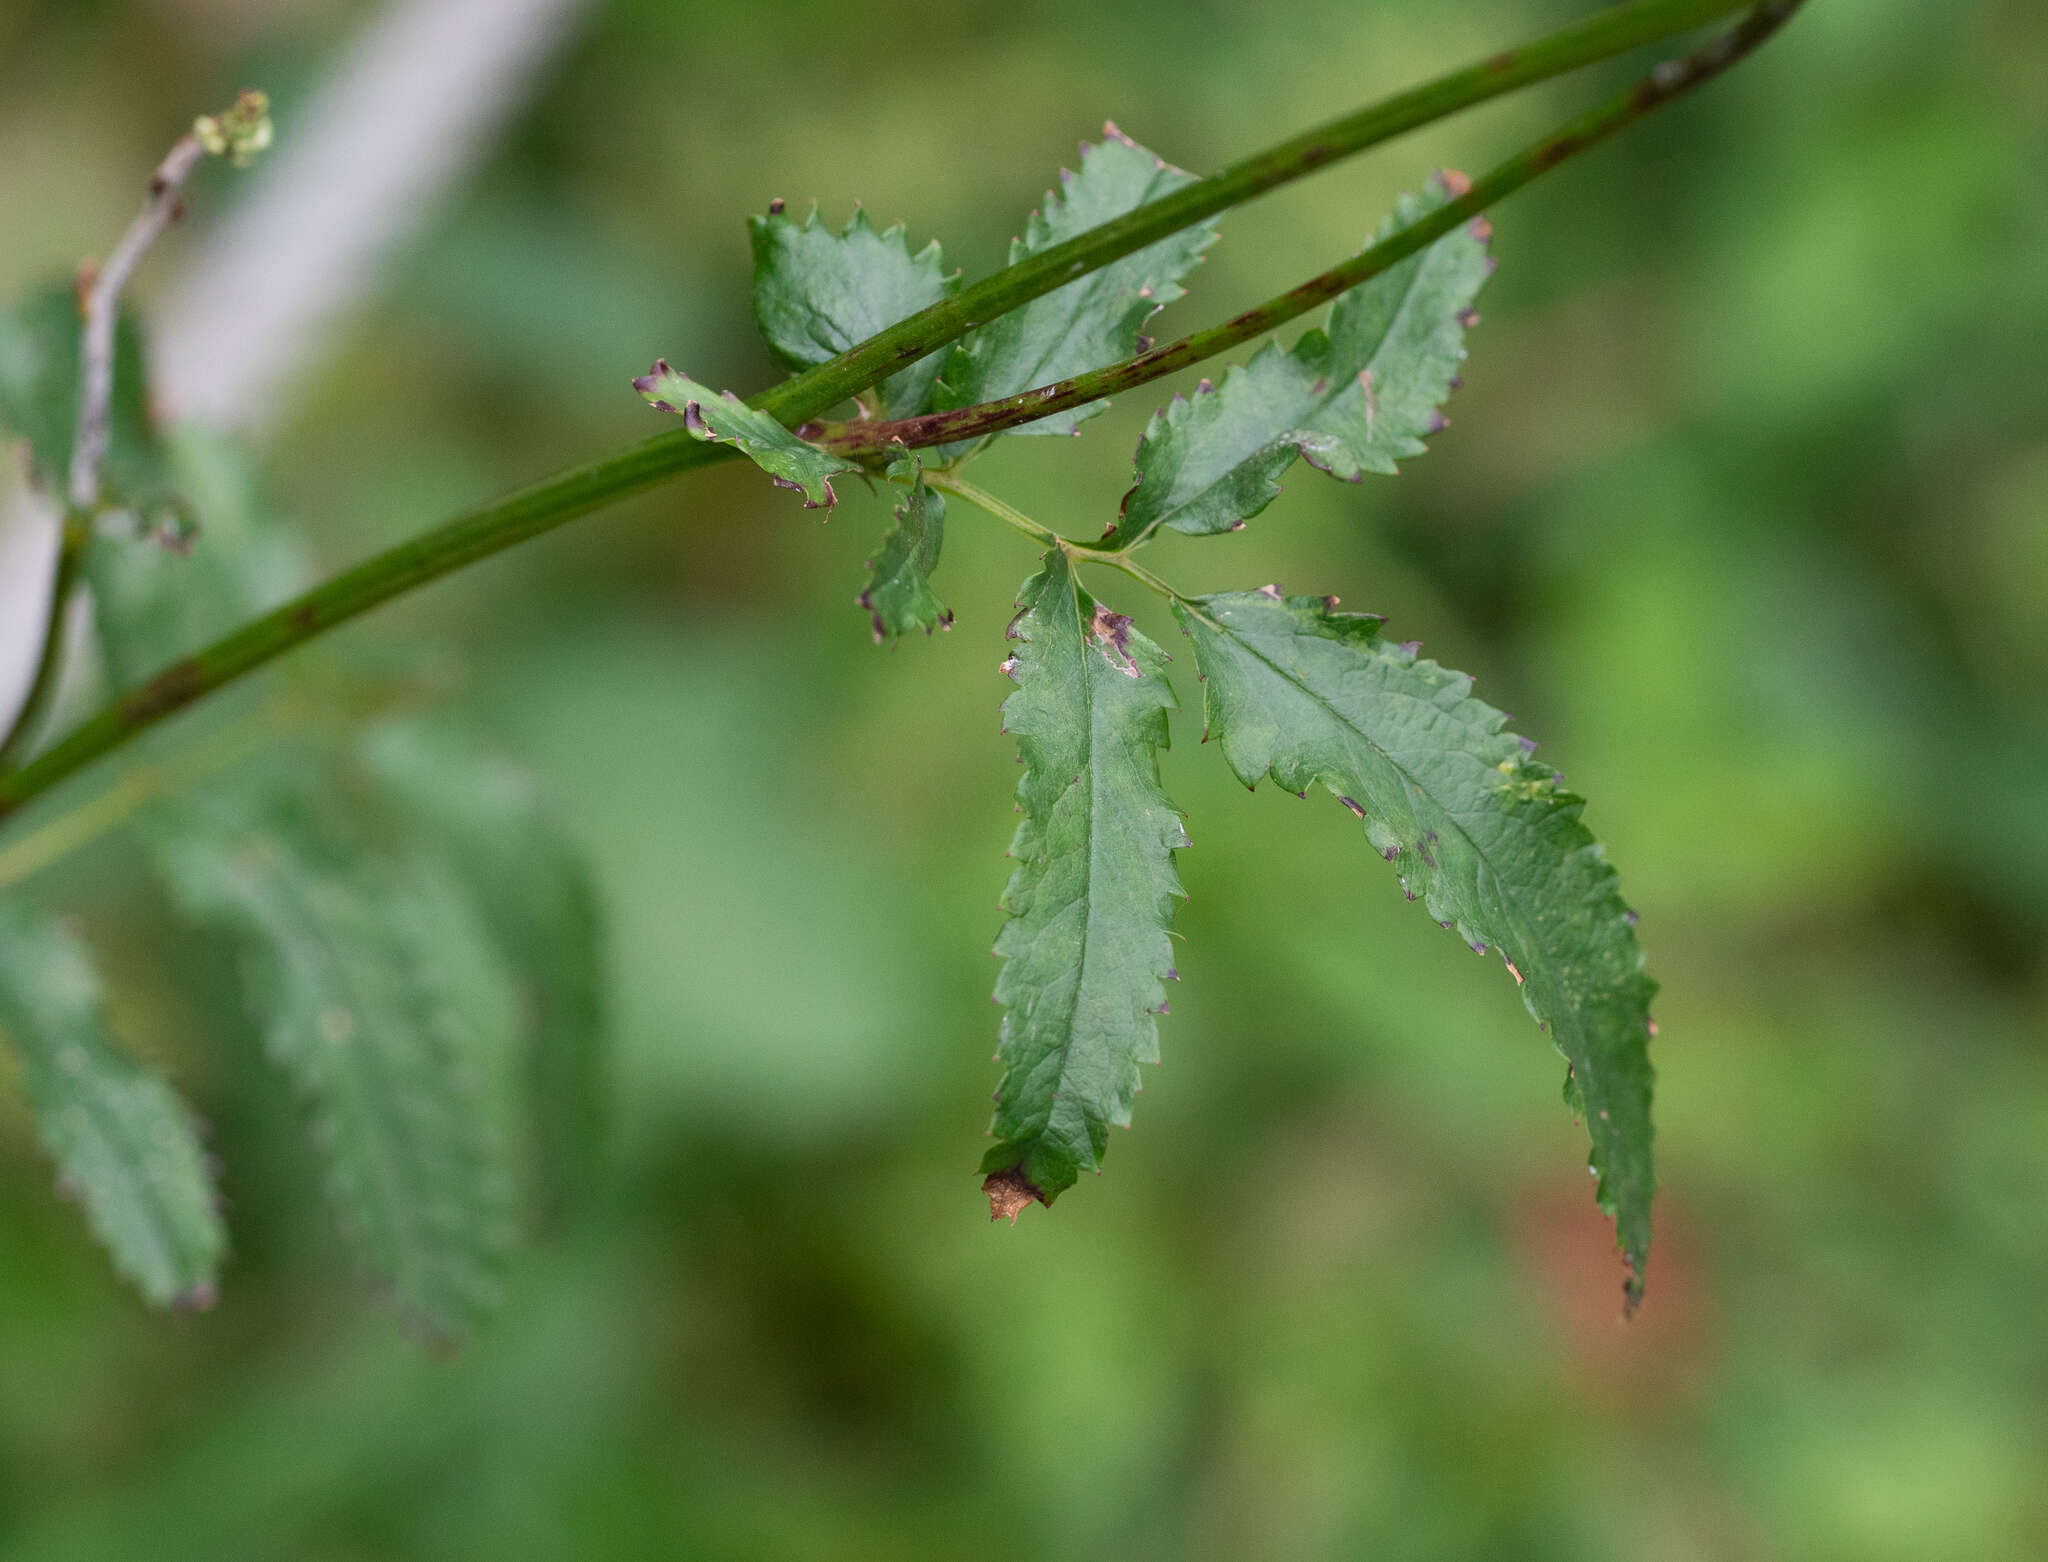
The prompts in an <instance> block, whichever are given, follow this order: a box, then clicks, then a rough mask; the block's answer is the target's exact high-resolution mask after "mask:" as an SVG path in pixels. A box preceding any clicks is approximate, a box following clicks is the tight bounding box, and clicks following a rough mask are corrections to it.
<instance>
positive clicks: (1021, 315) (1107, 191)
mask: <svg viewBox="0 0 2048 1562" xmlns="http://www.w3.org/2000/svg"><path fill="white" fill-rule="evenodd" d="M1103 131H1104V140H1103V141H1102V142H1101V143H1100V144H1099V145H1095V146H1084V147H1082V148H1081V167H1080V169H1079V171H1078V172H1075V173H1065V172H1062V173H1061V175H1060V188H1059V190H1058V191H1057V192H1053V191H1048V192H1047V193H1046V197H1045V207H1044V210H1042V211H1037V212H1033V213H1032V214H1031V221H1030V222H1029V224H1028V225H1027V226H1026V227H1025V230H1024V236H1023V237H1022V238H1020V239H1017V240H1015V241H1013V242H1012V243H1011V245H1010V263H1011V264H1012V265H1015V264H1016V263H1017V262H1018V261H1020V260H1022V259H1023V258H1024V257H1025V256H1027V255H1033V254H1036V253H1038V252H1039V251H1040V250H1047V249H1051V248H1052V247H1053V246H1054V245H1056V244H1062V243H1065V242H1066V241H1067V240H1068V239H1072V238H1076V237H1078V236H1079V235H1081V234H1083V233H1085V232H1087V231H1088V230H1089V229H1091V228H1097V227H1100V226H1101V225H1102V224H1103V223H1105V222H1108V221H1110V220H1111V219H1112V218H1116V217H1121V216H1123V215H1124V213H1126V212H1130V211H1135V210H1137V208H1139V207H1140V206H1143V205H1145V204H1146V203H1147V202H1148V201H1156V200H1158V199H1159V198H1160V197H1161V196H1165V195H1170V194H1172V193H1173V192H1174V191H1175V190H1178V189H1181V188H1182V187H1183V186H1185V185H1190V184H1193V183H1194V182H1195V176H1194V175H1193V174H1191V173H1187V172H1186V171H1184V170H1182V169H1179V168H1175V167H1173V166H1172V165H1171V164H1169V163H1168V162H1166V161H1165V159H1163V158H1160V157H1157V156H1155V155H1154V154H1153V153H1151V152H1149V151H1147V150H1146V149H1145V148H1144V147H1142V146H1139V145H1138V143H1137V142H1135V141H1133V140H1131V138H1130V137H1128V136H1126V135H1125V134H1124V133H1123V132H1122V131H1120V130H1118V129H1117V128H1116V126H1114V125H1106V126H1104V127H1103ZM1220 220H1221V219H1220V218H1215V217H1211V218H1208V219H1205V220H1204V221H1202V222H1198V223H1196V224H1195V225H1194V226H1193V227H1191V228H1184V229H1182V230H1181V231H1180V232H1179V233H1175V234H1173V235H1171V236H1170V237H1167V238H1164V239H1161V240H1160V241H1159V242H1158V243H1157V244H1153V245H1149V246H1147V247H1146V248H1144V249H1141V250H1139V251H1137V252H1136V253H1135V254H1131V255H1126V256H1125V257H1124V258H1123V259H1121V260H1117V261H1112V262H1111V263H1110V264H1109V265H1107V266H1104V267H1103V268H1102V269H1101V270H1099V271H1094V272H1091V273H1089V274H1088V275H1087V276H1084V277H1081V278H1079V279H1077V280H1076V281H1073V282H1070V283H1068V284H1067V285H1066V286H1065V287H1062V288H1056V289H1054V290H1053V291H1052V292H1050V293H1047V294H1045V295H1044V296H1042V297H1040V298H1036V299H1033V300H1032V301H1031V302H1030V303H1028V304H1025V305H1024V306H1023V307H1022V308H1020V309H1013V310H1011V311H1010V312H1009V313H1008V314H1005V315H1000V316H998V317H997V318H996V319H994V320H991V321H989V322H988V324H986V325H984V326H982V327H980V328H979V329H978V330H976V331H974V332H973V333H971V334H970V335H969V336H968V337H967V338H966V339H965V340H963V341H962V342H961V343H960V344H959V345H958V346H956V347H954V349H953V350H952V352H951V353H950V354H946V355H944V356H945V364H946V367H945V372H944V374H943V375H942V376H941V377H940V380H939V394H938V405H939V407H940V409H941V410H944V409H948V408H953V407H971V406H974V405H976V404H977V403H980V402H984V401H994V400H996V399H997V398H999V397H1003V396H1014V395H1016V394H1017V393H1018V392H1019V391H1027V390H1031V389H1032V388H1034V387H1036V386H1040V385H1050V384H1052V383H1053V382H1054V381H1055V380H1064V379H1067V378H1069V377H1071V376H1073V375H1076V374H1081V373H1084V372H1086V371H1087V370H1089V369H1100V368H1104V367H1106V366H1108V365H1109V364H1113V363H1116V362H1117V361H1118V360H1120V359H1124V358H1128V357H1130V356H1131V354H1133V353H1134V352H1137V351H1138V350H1139V332H1140V331H1141V330H1142V329H1143V327H1144V324H1145V322H1146V321H1147V320H1148V319H1150V318H1151V317H1152V316H1153V315H1154V314H1156V313H1157V312H1158V311H1159V310H1160V309H1161V308H1162V307H1163V306H1165V305H1167V304H1170V303H1172V302H1173V301H1174V300H1175V299H1177V298H1179V297H1181V296H1182V294H1183V292H1184V289H1182V287H1181V286H1180V279H1181V278H1182V277H1184V276H1186V275H1187V274H1188V273H1189V272H1190V271H1192V270H1193V269H1194V268H1195V266H1196V265H1197V264H1198V263H1199V262H1200V261H1201V258H1202V251H1204V250H1205V249H1207V248H1208V247H1209V246H1210V244H1212V243H1213V242H1214V241H1215V238H1216V228H1217V224H1218V222H1219V221H1220ZM1108 405H1109V403H1108V402H1106V401H1096V402H1090V403H1089V404H1088V405H1086V406H1084V407H1074V408H1071V409H1070V410H1068V411H1066V412H1062V413H1060V414H1058V415H1057V416H1055V417H1050V418H1044V419H1041V420H1040V421H1038V422H1036V423H1026V424H1024V425H1022V426H1020V427H1018V428H1016V429H1014V430H1012V432H1013V433H1018V434H1071V433H1073V432H1074V431H1075V430H1076V429H1078V428H1079V427H1080V425H1081V424H1082V423H1084V422H1085V421H1087V420H1088V419H1089V418H1092V417H1094V416H1095V414H1096V413H1098V412H1100V411H1102V410H1103V409H1104V408H1105V407H1107V406H1108ZM961 448H967V447H966V446H963V447H961Z"/></svg>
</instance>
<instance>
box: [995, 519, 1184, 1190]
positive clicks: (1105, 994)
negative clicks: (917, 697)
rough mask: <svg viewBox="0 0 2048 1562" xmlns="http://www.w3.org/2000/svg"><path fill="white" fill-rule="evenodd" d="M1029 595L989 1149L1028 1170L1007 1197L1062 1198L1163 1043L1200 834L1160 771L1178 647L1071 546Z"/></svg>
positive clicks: (1012, 664)
mask: <svg viewBox="0 0 2048 1562" xmlns="http://www.w3.org/2000/svg"><path fill="white" fill-rule="evenodd" d="M1019 597H1020V604H1019V605H1020V607H1021V611H1020V612H1019V614H1018V616H1017V618H1016V619H1015V620H1014V621H1013V622H1012V624H1011V626H1010V633H1011V636H1012V637H1013V638H1014V639H1016V640H1017V641H1018V645H1017V649H1016V651H1015V653H1014V654H1013V655H1012V657H1011V659H1010V661H1008V662H1006V663H1005V664H1004V668H1005V670H1006V671H1008V672H1009V673H1010V675H1011V676H1012V677H1013V678H1015V679H1016V682H1017V688H1016V691H1015V692H1014V693H1013V694H1011V695H1010V697H1009V698H1008V699H1007V700H1005V701H1004V702H1003V723H1004V726H1005V728H1006V730H1008V731H1011V732H1014V733H1015V734H1016V735H1017V748H1018V752H1019V754H1020V756H1021V757H1022V759H1023V762H1024V778H1023V780H1021V781H1020V782H1018V784H1017V801H1018V804H1019V806H1020V807H1021V809H1022V811H1023V814H1024V819H1023V821H1022V822H1021V823H1020V824H1019V825H1018V826H1017V834H1016V838H1015V840H1014V841H1012V843H1011V846H1010V855H1011V856H1012V857H1014V858H1016V859H1017V870H1016V872H1015V873H1014V874H1012V875H1011V878H1010V884H1009V888H1008V889H1007V890H1005V891H1004V894H1003V906H1004V909H1005V910H1007V911H1008V912H1009V914H1010V920H1009V921H1008V922H1006V923H1005V924H1004V925H1003V930H1002V933H1001V935H1000V936H999V937H998V938H997V940H996V953H997V954H998V955H1001V956H1002V957H1003V958H1004V959H1005V960H1006V961H1007V962H1008V963H1007V964H1006V965H1004V967H1003V971H1002V975H1001V976H1000V977H998V978H997V981H996V1001H997V1002H998V1003H1001V1004H1003V1005H1004V1006H1005V1007H1006V1008H1007V1009H1008V1010H1009V1012H1008V1014H1006V1015H1005V1016H1004V1017H1003V1031H1002V1046H1001V1051H1000V1056H1001V1058H1002V1063H1003V1077H1002V1083H1001V1084H1000V1085H999V1086H998V1087H997V1090H996V1111H995V1120H994V1122H993V1124H992V1125H991V1132H993V1133H994V1135H995V1136H996V1141H997V1142H996V1143H995V1144H994V1145H992V1146H990V1148H989V1151H988V1154H987V1155H986V1156H985V1157H984V1158H983V1160H982V1167H981V1169H982V1170H983V1171H984V1172H988V1173H990V1174H992V1179H995V1178H1001V1177H1003V1176H1005V1174H1010V1175H1013V1176H1014V1175H1021V1177H1022V1178H1023V1180H1024V1182H1025V1184H1027V1186H1026V1187H1025V1188H1023V1189H1018V1188H1017V1187H1016V1186H1015V1184H1014V1182H1010V1183H1007V1184H998V1185H992V1186H991V1190H990V1197H991V1201H992V1203H994V1204H995V1206H996V1207H997V1208H998V1209H999V1210H1002V1211H1003V1212H1004V1213H1014V1211H1015V1208H1016V1207H1018V1206H1019V1205H1020V1204H1021V1202H1022V1200H1023V1198H1024V1197H1027V1196H1032V1195H1035V1196H1036V1197H1038V1198H1039V1199H1041V1200H1043V1201H1044V1202H1046V1203H1048V1204H1049V1203H1051V1202H1052V1200H1053V1199H1054V1198H1055V1197H1057V1196H1058V1195H1059V1193H1060V1192H1061V1191H1062V1190H1064V1189H1066V1188H1069V1187H1071V1186H1073V1184H1074V1181H1075V1177H1076V1175H1077V1173H1079V1172H1081V1171H1084V1170H1085V1171H1094V1170H1097V1169H1099V1167H1100V1164H1101V1161H1102V1154H1103V1151H1104V1149H1105V1148H1106V1147H1107V1145H1108V1140H1109V1127H1110V1124H1112V1123H1115V1124H1118V1125H1119V1126H1126V1127H1127V1126H1129V1124H1130V1120H1131V1103H1132V1098H1133V1097H1134V1096H1135V1095H1136V1094H1137V1091H1138V1088H1139V1085H1138V1065H1139V1064H1140V1063H1156V1062H1158V1061H1159V1027H1158V1023H1157V1021H1156V1020H1155V1019H1154V1018H1153V1016H1154V1015H1155V1014H1159V1013H1161V1012H1163V1011H1164V1010H1165V1008H1166V990H1165V988H1164V986H1163V985H1162V983H1163V981H1164V980H1166V979H1167V978H1170V977H1172V976H1173V975H1174V974H1175V973H1174V970H1173V946H1172V944H1171V943H1170V942H1169V941H1168V937H1167V928H1168V925H1169V924H1170V923H1171V921H1172V918H1173V904H1172V903H1173V897H1174V896H1176V895H1179V894H1181V893H1182V891H1181V887H1180V880H1179V879H1178V878H1177V877H1176V876H1175V874H1174V870H1173V853H1174V851H1175V849H1176V848H1178V847H1181V846H1185V845H1187V843H1188V841H1187V833H1186V831H1185V830H1183V829H1182V827H1181V817H1180V814H1179V813H1178V812H1177V811H1176V810H1175V808H1174V806H1173V804H1172V803H1171V802H1170V801H1168V799H1167V797H1166V794H1165V793H1164V792H1163V791H1161V790H1160V787H1159V750H1160V749H1162V748H1164V747H1165V746H1166V742H1167V730H1166V713H1167V712H1168V711H1169V710H1171V709H1173V707H1174V698H1173V689H1172V687H1171V685H1169V684H1168V683H1167V681H1166V677H1165V664H1166V657H1165V655H1164V654H1163V653H1162V652H1161V651H1160V649H1159V648H1158V647H1157V646H1155V645H1153V644H1152V642H1151V641H1149V640H1147V639H1146V638H1145V637H1144V636H1143V635H1142V634H1140V633H1139V632H1138V631H1137V630H1136V629H1135V628H1134V627H1133V626H1132V624H1131V621H1130V620H1129V619H1127V618H1125V617H1123V616H1121V615H1120V614H1116V613H1112V612H1110V611H1109V610H1108V609H1107V608H1105V607H1102V606H1100V605H1099V604H1097V603H1096V602H1095V601H1093V600H1092V599H1091V598H1090V597H1089V596H1088V594H1087V593H1086V592H1085V591H1083V590H1082V589H1081V588H1080V585H1079V584H1078V583H1077V582H1076V581H1075V579H1074V575H1073V569H1072V566H1071V565H1069V564H1068V562H1067V558H1066V555H1065V554H1064V553H1063V552H1061V551H1060V550H1058V549H1055V550H1054V551H1052V552H1051V553H1048V554H1047V555H1046V557H1045V567H1044V569H1043V570H1042V571H1041V572H1040V573H1039V574H1037V575H1034V576H1033V577H1032V578H1031V579H1030V580H1028V581H1026V582H1025V584H1024V588H1023V590H1022V591H1021V592H1020V593H1019ZM999 1193H1000V1194H1001V1195H1002V1196H1003V1198H1006V1199H1007V1200H1008V1201H1009V1203H1010V1208H1008V1209H1006V1210H1005V1209H1003V1204H1002V1201H1001V1200H1000V1199H999V1197H998V1195H999Z"/></svg>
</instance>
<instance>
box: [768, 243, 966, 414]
mask: <svg viewBox="0 0 2048 1562" xmlns="http://www.w3.org/2000/svg"><path fill="white" fill-rule="evenodd" d="M748 226H749V227H750V228H751V229H752V231H753V237H754V318H755V319H756V320H757V321H758V322H759V323H760V326H761V334H762V335H763V336H764V337H766V338H767V339H768V345H769V347H770V348H771V349H773V351H774V353H775V356H776V357H777V358H778V359H780V360H781V361H782V363H783V364H784V366H785V367H788V368H792V369H807V368H809V367H811V366H812V365H813V364H819V363H824V362H826V361H828V360H829V359H832V358H836V357H838V356H839V355H840V354H841V353H843V352H845V351H847V350H848V349H849V348H852V347H856V346H858V345H859V344H860V343H862V342H864V341H866V340H867V339H868V338H869V337H871V336H874V335H876V334H877V333H878V332H881V331H884V330H887V329H888V328H889V327H890V326H892V325H894V324H895V323H896V322H897V321H899V320H901V319H903V318H904V317H905V316H908V315H914V314H916V313H917V312H918V310H920V309H923V308H924V307H925V306H926V305H928V304H935V303H937V302H938V301H939V300H940V299H942V298H944V297H946V296H947V295H948V294H951V293H953V292H956V291H957V290H958V289H959V286H960V273H959V272H958V271H955V272H953V273H952V274H951V275H948V274H947V273H946V272H945V270H944V269H943V263H942V261H941V260H940V256H939V245H938V241H937V240H936V239H934V240H933V241H932V242H931V243H929V244H927V245H926V246H925V247H924V248H923V249H921V250H919V251H918V252H917V253H916V254H915V255H913V254H911V253H910V245H909V244H908V242H907V241H906V240H905V238H904V233H903V225H902V224H901V223H898V224H897V225H896V226H895V227H893V228H890V229H887V230H886V231H884V232H881V233H877V232H875V230H874V229H873V228H872V227H871V226H869V224H868V214H867V213H866V212H865V211H862V210H861V209H860V208H858V207H856V208H854V213H853V216H852V218H851V219H850V220H849V221H848V222H847V224H846V227H845V229H844V230H843V231H841V232H839V233H834V232H833V231H832V230H831V229H830V228H827V227H826V226H824V224H822V223H820V222H819V221H818V214H817V212H816V210H815V209H814V210H813V211H812V212H811V214H810V216H808V217H806V218H805V219H804V220H803V221H802V222H800V223H799V222H795V221H792V220H791V219H790V218H789V217H788V216H787V215H786V214H785V213H783V212H782V211H781V210H780V209H779V206H778V208H777V209H776V210H772V211H770V212H769V213H768V215H767V216H765V217H755V218H752V219H751V220H750V221H749V224H748ZM945 358H946V355H945V354H944V353H943V352H935V353H931V354H929V355H928V356H926V357H925V358H923V359H920V360H919V361H918V362H916V363H914V364H912V365H911V366H910V367H909V368H907V369H905V370H903V371H902V372H900V373H897V374H892V375H890V376H889V378H888V379H886V380H884V381H883V382H882V385H881V401H880V412H881V415H882V416H883V417H885V418H907V417H912V416H914V415H915V414H917V413H920V412H924V411H927V410H928V409H929V408H930V406H931V401H932V386H933V384H934V382H936V381H937V379H938V377H939V369H940V367H941V366H942V365H943V364H944V362H945Z"/></svg>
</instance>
